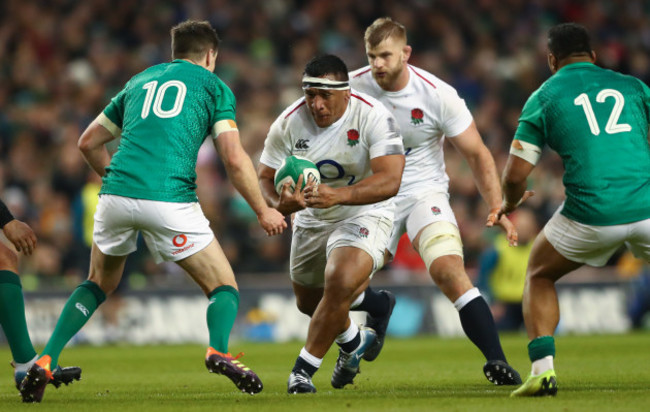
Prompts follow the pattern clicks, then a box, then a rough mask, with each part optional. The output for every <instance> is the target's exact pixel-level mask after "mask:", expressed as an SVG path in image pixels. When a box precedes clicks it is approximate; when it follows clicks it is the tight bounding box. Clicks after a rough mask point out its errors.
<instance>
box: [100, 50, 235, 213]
mask: <svg viewBox="0 0 650 412" xmlns="http://www.w3.org/2000/svg"><path fill="white" fill-rule="evenodd" d="M104 115H105V116H106V117H107V118H108V119H109V120H110V121H111V122H113V123H114V124H115V126H117V127H119V128H121V129H122V131H121V132H122V139H121V141H120V145H119V147H118V150H117V152H116V153H115V155H114V156H113V158H112V159H111V163H110V165H109V166H108V167H107V168H106V175H105V176H104V178H103V184H102V188H101V191H100V194H114V195H119V196H125V197H131V198H137V199H149V200H159V201H164V202H196V201H197V197H196V193H195V189H196V183H195V181H196V171H195V169H196V158H197V155H198V151H199V148H200V147H201V144H202V143H203V141H204V140H205V138H206V137H207V136H208V135H210V134H211V133H212V127H213V126H214V124H215V123H216V122H218V121H220V120H233V121H234V120H235V97H234V95H233V93H232V91H231V90H230V89H229V88H228V86H226V85H225V84H224V83H223V82H222V81H221V80H220V79H219V78H218V77H217V76H216V75H215V74H214V73H211V72H209V71H208V70H206V69H205V68H203V67H201V66H197V65H195V64H192V63H189V62H186V61H184V60H174V61H172V62H171V63H164V64H159V65H156V66H152V67H150V68H148V69H147V70H145V71H143V72H141V73H139V74H137V75H135V76H134V77H133V78H131V80H129V82H128V83H127V84H126V86H125V87H124V89H123V90H122V91H121V92H120V93H118V94H117V96H115V97H114V98H113V99H112V101H111V102H110V104H109V105H108V106H107V107H106V108H105V109H104Z"/></svg>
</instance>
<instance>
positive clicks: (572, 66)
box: [557, 62, 594, 73]
mask: <svg viewBox="0 0 650 412" xmlns="http://www.w3.org/2000/svg"><path fill="white" fill-rule="evenodd" d="M588 66H592V67H593V66H594V64H593V63H590V62H576V63H571V64H567V65H566V66H563V67H562V68H561V69H560V70H558V71H557V72H558V73H559V72H561V71H562V70H564V69H579V68H582V67H588Z"/></svg>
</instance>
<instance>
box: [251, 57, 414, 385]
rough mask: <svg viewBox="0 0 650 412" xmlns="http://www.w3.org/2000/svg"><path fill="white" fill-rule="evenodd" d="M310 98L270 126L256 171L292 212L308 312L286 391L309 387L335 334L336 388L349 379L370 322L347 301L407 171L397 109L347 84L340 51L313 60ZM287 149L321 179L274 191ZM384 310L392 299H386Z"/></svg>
mask: <svg viewBox="0 0 650 412" xmlns="http://www.w3.org/2000/svg"><path fill="white" fill-rule="evenodd" d="M302 88H303V90H304V97H303V98H301V99H299V100H298V101H296V102H295V103H293V104H292V105H290V106H289V107H288V108H287V109H286V110H285V111H284V112H283V113H282V114H281V115H280V116H279V117H278V118H277V120H276V121H275V122H274V123H273V125H272V126H271V129H270V131H269V134H268V136H267V139H266V142H265V145H264V151H263V153H262V156H261V159H260V165H259V169H258V176H259V179H260V184H261V186H262V193H263V194H264V197H265V198H266V200H267V202H268V203H269V204H270V205H271V206H273V207H275V208H276V209H278V210H279V211H280V212H282V213H283V214H285V215H288V214H292V213H295V216H294V221H293V237H292V243H291V257H290V272H291V280H292V283H293V289H294V293H295V295H296V299H297V305H298V308H299V310H300V311H301V312H303V313H305V314H307V315H309V316H311V322H310V324H309V331H308V334H307V342H306V343H305V346H304V348H303V349H302V350H301V351H300V355H299V356H298V359H297V360H296V363H295V365H294V367H293V370H292V372H291V374H290V376H289V381H288V385H287V386H288V392H289V393H312V392H316V388H315V387H314V385H313V384H312V380H311V378H312V376H313V375H314V373H316V371H317V370H318V368H319V367H320V365H321V362H322V359H323V357H324V356H325V354H326V353H327V351H328V350H329V348H330V347H331V345H332V343H333V342H334V341H336V342H337V343H338V344H339V346H340V351H339V357H338V360H337V362H336V366H335V368H334V373H333V374H332V386H333V387H335V388H342V387H343V386H345V385H346V384H348V383H352V381H353V379H354V377H355V376H356V374H357V373H358V371H359V363H360V361H361V357H362V356H363V354H364V353H365V351H366V349H367V348H368V347H369V346H370V345H372V344H373V342H374V340H375V336H376V334H375V331H374V330H373V329H371V328H359V327H358V326H357V325H356V324H355V323H354V322H353V321H351V319H350V317H349V311H350V305H351V303H352V302H353V301H354V299H355V298H356V297H357V296H358V295H359V294H360V293H361V292H362V291H363V290H365V289H366V287H367V286H368V283H369V280H370V277H371V275H372V273H374V271H375V270H376V269H377V268H379V267H380V266H381V265H382V264H383V260H384V250H385V248H386V246H387V245H388V239H389V236H390V233H391V228H392V219H393V213H394V206H393V202H392V199H391V198H392V197H393V196H394V195H395V194H396V193H397V191H398V189H399V185H400V181H401V178H402V170H403V168H404V155H403V152H404V151H403V146H402V138H401V136H400V134H399V131H398V128H397V126H396V123H395V120H394V119H393V116H392V115H391V114H390V113H389V112H388V110H386V108H385V107H384V106H382V105H381V104H380V103H379V102H377V101H376V100H375V99H373V98H372V97H369V96H366V95H364V94H360V93H356V92H355V91H354V90H350V87H349V84H348V69H347V67H346V65H345V63H343V61H341V59H339V58H338V57H336V56H333V55H324V56H320V57H315V58H314V59H312V60H311V61H310V62H309V63H307V65H306V67H305V71H304V76H303V79H302ZM289 155H299V156H303V157H306V158H308V159H310V160H311V161H313V162H314V163H315V164H316V165H317V166H318V169H319V171H320V174H321V184H320V185H316V184H314V182H313V181H311V180H310V181H309V182H307V183H308V184H307V185H306V186H305V188H304V189H303V190H300V189H298V188H300V187H301V184H302V178H301V179H300V180H299V182H297V185H296V188H297V189H296V190H295V191H294V192H293V193H291V191H290V189H289V184H286V185H285V186H284V187H283V189H282V191H281V193H280V194H279V195H278V193H276V191H275V187H274V184H273V180H274V176H275V172H276V170H277V169H278V168H279V167H280V164H281V163H282V161H283V160H284V159H285V158H286V157H287V156H289ZM382 303H383V306H384V308H383V311H384V312H388V304H389V302H388V301H387V300H382Z"/></svg>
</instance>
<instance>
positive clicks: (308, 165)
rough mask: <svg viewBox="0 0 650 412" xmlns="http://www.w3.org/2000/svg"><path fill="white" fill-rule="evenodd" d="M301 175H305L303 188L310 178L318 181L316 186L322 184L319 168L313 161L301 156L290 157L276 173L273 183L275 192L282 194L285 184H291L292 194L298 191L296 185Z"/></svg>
mask: <svg viewBox="0 0 650 412" xmlns="http://www.w3.org/2000/svg"><path fill="white" fill-rule="evenodd" d="M300 175H304V177H303V181H302V187H301V188H300V189H301V190H302V188H304V187H305V185H306V184H307V180H309V178H310V177H313V178H314V180H315V181H316V184H318V183H320V173H319V172H318V167H316V165H315V164H314V162H312V161H311V160H309V159H307V158H304V157H301V156H289V157H287V158H286V159H284V160H283V161H282V164H281V165H280V167H279V168H278V170H276V171H275V179H274V181H273V183H274V184H275V191H276V192H278V194H280V192H281V191H282V186H284V184H285V183H287V182H289V183H290V187H289V188H290V189H291V192H292V193H293V191H294V190H295V189H296V183H297V182H298V178H299V177H300Z"/></svg>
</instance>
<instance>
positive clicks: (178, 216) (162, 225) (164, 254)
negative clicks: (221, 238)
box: [93, 195, 214, 263]
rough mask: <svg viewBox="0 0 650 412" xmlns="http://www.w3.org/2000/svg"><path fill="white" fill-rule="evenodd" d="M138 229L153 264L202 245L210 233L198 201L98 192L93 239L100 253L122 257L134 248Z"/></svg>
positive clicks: (174, 258)
mask: <svg viewBox="0 0 650 412" xmlns="http://www.w3.org/2000/svg"><path fill="white" fill-rule="evenodd" d="M138 232H142V236H143V237H144V240H145V243H146V244H147V247H148V249H149V251H150V252H151V254H152V255H153V257H154V259H155V261H156V263H160V262H162V261H163V260H167V261H177V260H181V259H184V258H186V257H188V256H191V255H193V254H195V253H196V252H199V251H200V250H202V249H204V248H206V247H207V246H208V245H209V244H210V242H212V239H214V233H212V229H210V222H209V221H208V219H206V218H205V216H204V215H203V211H202V210H201V206H200V205H199V203H198V202H192V203H174V202H160V201H155V200H145V199H133V198H129V197H122V196H115V195H101V196H100V197H99V203H98V204H97V211H96V212H95V227H94V229H93V241H94V242H95V244H97V247H99V250H101V251H102V253H104V254H106V255H110V256H124V255H128V254H130V253H132V252H134V251H135V250H136V249H137V245H136V241H137V239H138Z"/></svg>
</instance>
